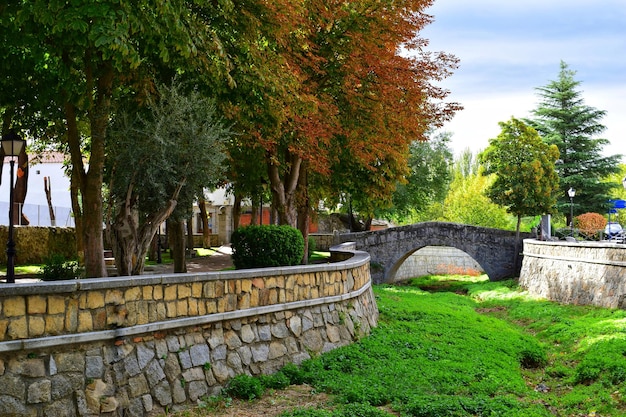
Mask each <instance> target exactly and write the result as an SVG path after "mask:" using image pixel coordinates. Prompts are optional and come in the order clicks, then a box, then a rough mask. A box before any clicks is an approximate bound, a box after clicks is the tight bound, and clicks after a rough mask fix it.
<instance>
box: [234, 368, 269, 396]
mask: <svg viewBox="0 0 626 417" xmlns="http://www.w3.org/2000/svg"><path fill="white" fill-rule="evenodd" d="M264 391H265V390H264V388H263V385H262V384H261V381H260V380H259V379H258V378H255V377H252V376H250V375H243V374H242V375H237V376H236V377H234V378H233V379H231V380H230V382H229V383H228V384H227V385H226V388H224V392H225V393H226V395H229V396H231V397H233V398H240V399H242V400H253V399H255V398H260V397H261V396H262V395H263V392H264Z"/></svg>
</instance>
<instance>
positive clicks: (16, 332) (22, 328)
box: [7, 317, 28, 340]
mask: <svg viewBox="0 0 626 417" xmlns="http://www.w3.org/2000/svg"><path fill="white" fill-rule="evenodd" d="M7 335H8V336H9V339H12V340H15V339H26V338H27V337H28V324H27V322H26V317H20V318H17V319H13V320H10V321H9V327H8V328H7Z"/></svg>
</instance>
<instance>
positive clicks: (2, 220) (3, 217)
mask: <svg viewBox="0 0 626 417" xmlns="http://www.w3.org/2000/svg"><path fill="white" fill-rule="evenodd" d="M52 209H53V210H54V213H55V219H56V224H55V225H53V224H52V222H51V221H50V211H49V209H48V206H45V205H40V204H22V205H20V207H19V211H20V213H23V214H24V215H25V216H26V218H28V220H29V222H30V226H59V227H74V216H73V214H72V209H71V208H69V207H57V206H53V207H52ZM3 213H6V214H3ZM18 218H19V219H20V220H21V216H19V217H18ZM0 224H1V225H8V224H9V203H8V202H6V201H0ZM19 225H20V224H19V222H18V224H16V226H19Z"/></svg>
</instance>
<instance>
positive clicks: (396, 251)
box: [337, 222, 532, 284]
mask: <svg viewBox="0 0 626 417" xmlns="http://www.w3.org/2000/svg"><path fill="white" fill-rule="evenodd" d="M530 237H532V235H531V234H530V233H520V240H519V246H518V251H519V252H521V251H522V248H523V245H522V240H523V239H526V238H530ZM515 240H516V238H515V232H514V231H509V230H501V229H492V228H486V227H478V226H470V225H465V224H458V223H445V222H424V223H417V224H412V225H408V226H401V227H392V228H388V229H384V230H377V231H371V232H359V233H345V234H341V235H339V242H337V243H345V242H355V244H356V249H358V250H362V251H365V252H368V253H369V254H370V257H371V276H372V280H373V281H374V282H375V283H377V284H380V283H383V282H389V283H390V282H393V281H394V280H395V275H396V272H397V271H398V268H399V267H400V266H401V265H402V263H403V262H404V261H405V260H406V259H407V258H408V257H409V256H410V255H411V254H412V253H413V252H415V251H417V250H419V249H421V248H423V247H425V246H450V247H454V248H457V249H460V250H462V251H463V252H465V253H467V254H468V255H469V256H471V257H472V258H473V259H474V260H476V262H478V263H479V264H480V266H481V267H482V268H483V270H484V271H485V273H486V274H487V275H488V276H489V279H490V280H491V281H498V280H502V279H505V278H511V277H517V276H519V272H520V266H521V264H522V260H521V254H520V255H519V258H518V259H517V263H516V262H515V261H516V259H515Z"/></svg>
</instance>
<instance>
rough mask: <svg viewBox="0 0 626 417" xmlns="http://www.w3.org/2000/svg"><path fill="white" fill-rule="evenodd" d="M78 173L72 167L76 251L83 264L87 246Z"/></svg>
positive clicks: (71, 188) (72, 200)
mask: <svg viewBox="0 0 626 417" xmlns="http://www.w3.org/2000/svg"><path fill="white" fill-rule="evenodd" d="M76 176H77V173H76V171H75V170H74V169H72V180H71V181H70V200H71V202H72V213H73V214H74V230H75V233H74V235H75V236H76V253H77V255H78V259H79V261H80V263H81V264H84V262H85V247H84V245H83V211H82V208H81V205H80V196H79V194H80V190H79V188H78V184H79V181H78V180H77V179H76V178H75V177H76Z"/></svg>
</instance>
